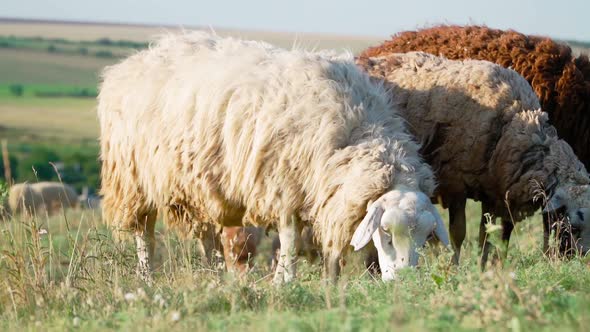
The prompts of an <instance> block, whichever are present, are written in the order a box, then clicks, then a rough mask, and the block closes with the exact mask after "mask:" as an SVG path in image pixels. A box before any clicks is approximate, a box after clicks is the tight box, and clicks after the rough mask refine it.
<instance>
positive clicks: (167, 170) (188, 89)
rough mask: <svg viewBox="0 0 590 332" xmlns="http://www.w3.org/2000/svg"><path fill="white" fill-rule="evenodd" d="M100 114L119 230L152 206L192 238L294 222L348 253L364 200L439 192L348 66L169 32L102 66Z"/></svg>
mask: <svg viewBox="0 0 590 332" xmlns="http://www.w3.org/2000/svg"><path fill="white" fill-rule="evenodd" d="M98 116H99V120H100V128H101V137H100V141H101V159H102V161H103V163H102V174H101V175H102V189H101V193H102V195H103V197H104V198H103V210H104V216H105V218H106V220H107V221H108V222H110V223H111V224H112V225H114V226H115V227H117V228H120V229H130V228H131V229H138V228H141V227H142V226H141V223H142V218H144V216H145V215H149V214H153V213H154V211H155V210H156V209H163V210H164V211H166V212H167V214H168V219H169V220H168V221H169V222H170V223H171V224H175V225H180V226H181V227H188V228H189V229H193V228H195V227H197V228H198V227H201V226H202V225H205V224H207V223H211V224H213V225H216V226H232V225H241V224H242V219H243V218H244V217H245V218H247V220H249V221H251V222H252V223H254V224H259V225H263V226H266V225H269V224H271V223H274V222H275V221H277V220H278V221H279V222H284V221H286V220H287V218H288V217H289V216H290V215H292V214H296V215H299V216H301V217H302V218H303V219H304V220H306V221H308V222H312V223H313V224H314V228H315V229H316V235H317V236H319V237H320V238H321V239H322V243H323V245H324V249H325V250H328V249H329V250H336V251H342V250H343V249H344V248H345V247H346V246H347V243H348V241H349V240H350V238H351V236H352V232H353V231H354V229H355V226H356V225H357V224H358V223H359V222H360V220H361V219H362V217H363V216H364V214H365V213H366V207H367V203H368V202H369V201H370V200H374V199H376V198H378V197H379V196H380V195H382V194H383V193H385V192H387V191H389V190H390V189H392V188H395V187H399V186H402V187H404V186H405V187H407V188H411V189H412V190H420V191H423V192H425V193H426V194H427V195H429V194H430V193H432V191H433V190H434V186H435V183H434V178H433V174H432V171H431V169H430V167H429V166H428V165H427V164H426V163H424V162H423V161H422V160H421V159H420V157H419V154H418V150H419V145H418V144H417V143H416V142H414V141H413V140H412V137H411V136H410V135H409V134H408V133H407V131H406V128H405V126H404V122H403V120H402V119H401V118H400V117H399V116H398V115H397V114H396V112H395V110H393V108H392V106H391V104H390V102H389V100H388V98H387V95H386V92H385V90H384V88H383V87H382V86H381V85H379V84H374V83H372V82H371V81H370V79H369V77H368V75H367V74H366V73H363V72H362V71H361V70H359V69H358V68H357V67H356V65H355V64H354V61H353V59H352V57H351V55H343V56H333V55H328V54H317V53H310V52H305V51H300V50H293V51H286V50H282V49H279V48H274V47H272V46H270V45H268V44H265V43H260V42H251V41H242V40H237V39H232V38H220V37H218V36H215V35H211V34H207V33H199V32H196V33H186V34H178V35H167V36H164V37H163V38H161V39H160V40H159V41H158V42H157V43H156V44H155V45H154V46H152V47H151V48H150V49H149V50H145V51H142V52H139V53H137V54H136V55H133V56H131V57H129V58H128V59H126V60H124V61H123V62H121V63H120V64H117V65H114V66H111V67H108V68H106V69H105V71H104V73H103V83H102V85H101V89H100V95H99V105H98Z"/></svg>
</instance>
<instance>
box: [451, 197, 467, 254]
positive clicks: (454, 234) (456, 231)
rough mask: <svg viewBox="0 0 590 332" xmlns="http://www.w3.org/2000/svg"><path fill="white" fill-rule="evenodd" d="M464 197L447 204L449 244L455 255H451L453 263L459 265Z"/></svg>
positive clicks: (463, 222)
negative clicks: (451, 245)
mask: <svg viewBox="0 0 590 332" xmlns="http://www.w3.org/2000/svg"><path fill="white" fill-rule="evenodd" d="M466 201H467V199H465V197H461V198H457V199H453V200H451V202H450V204H449V233H451V234H450V235H451V243H452V244H453V249H454V250H455V254H454V255H453V263H454V264H459V256H460V255H461V245H462V244H463V241H464V240H465V229H466V226H465V219H466V218H465V203H466Z"/></svg>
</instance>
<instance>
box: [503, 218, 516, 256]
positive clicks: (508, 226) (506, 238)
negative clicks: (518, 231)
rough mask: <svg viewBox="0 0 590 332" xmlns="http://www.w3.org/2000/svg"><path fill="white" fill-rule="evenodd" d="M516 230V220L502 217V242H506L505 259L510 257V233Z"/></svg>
mask: <svg viewBox="0 0 590 332" xmlns="http://www.w3.org/2000/svg"><path fill="white" fill-rule="evenodd" d="M512 230H514V222H513V221H512V220H511V219H508V218H502V243H503V244H504V257H502V258H504V259H506V257H508V245H509V243H510V235H512Z"/></svg>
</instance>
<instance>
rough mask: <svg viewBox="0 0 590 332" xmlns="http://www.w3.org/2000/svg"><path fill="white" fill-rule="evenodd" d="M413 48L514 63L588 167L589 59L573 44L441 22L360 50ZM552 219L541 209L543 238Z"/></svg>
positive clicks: (565, 245)
mask: <svg viewBox="0 0 590 332" xmlns="http://www.w3.org/2000/svg"><path fill="white" fill-rule="evenodd" d="M409 51H424V52H427V53H431V54H434V55H442V56H444V57H446V58H448V59H453V60H462V59H469V58H470V59H476V60H487V61H491V62H494V63H496V64H499V65H501V66H503V67H505V68H512V69H514V70H515V71H516V72H518V73H519V74H521V75H522V76H523V77H524V78H525V79H526V80H527V81H528V82H529V83H530V84H531V85H532V87H533V90H534V91H535V93H536V95H537V96H538V97H539V99H540V102H541V106H542V107H543V111H545V112H547V113H548V114H549V120H550V123H551V124H552V125H553V126H554V127H555V128H556V129H557V134H558V135H559V137H561V138H562V139H564V140H565V141H566V142H567V143H568V144H569V145H570V146H571V147H572V148H573V150H574V152H575V154H576V155H577V156H578V158H579V159H580V161H582V163H584V165H585V166H586V169H588V168H589V167H590V149H589V148H588V146H590V61H589V60H588V56H587V55H580V56H578V57H574V55H573V54H572V50H571V48H570V47H568V46H567V45H565V44H563V43H559V42H556V41H553V40H551V39H550V38H547V37H541V36H527V35H525V34H522V33H519V32H516V31H513V30H508V31H503V30H498V29H490V28H488V27H485V26H456V25H450V26H446V25H443V26H436V27H432V28H428V29H423V30H419V31H405V32H400V33H398V34H396V35H394V36H393V38H392V39H391V40H389V41H386V42H384V43H383V44H382V45H379V46H376V47H371V48H369V49H367V50H366V51H364V52H363V53H362V56H364V57H367V56H369V57H370V56H380V55H388V54H390V53H404V52H409ZM550 219H553V220H559V219H561V217H560V216H553V218H549V215H548V214H543V220H544V228H545V233H546V240H545V243H547V237H548V233H549V229H550V225H549V224H550ZM586 219H590V216H586ZM570 223H571V225H572V226H573V227H572V228H573V229H572V230H573V231H574V233H576V232H577V233H580V232H583V231H584V230H583V229H580V227H583V228H586V229H587V231H588V232H590V223H589V222H588V221H586V222H580V221H579V220H573V219H571V218H570ZM558 225H559V224H558V223H553V224H552V225H551V228H552V229H553V230H556V231H557V228H558ZM560 232H561V234H560V236H561V239H560V240H561V243H560V247H561V250H562V252H564V253H566V252H568V251H570V248H571V247H572V243H570V238H569V234H568V233H569V228H568V227H565V230H564V229H562V230H561V231H560ZM545 247H546V246H545ZM574 247H575V246H574ZM545 249H546V248H545Z"/></svg>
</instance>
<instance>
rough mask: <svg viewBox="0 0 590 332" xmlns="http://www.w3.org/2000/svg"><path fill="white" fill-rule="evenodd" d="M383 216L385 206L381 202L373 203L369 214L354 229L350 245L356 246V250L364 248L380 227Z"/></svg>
mask: <svg viewBox="0 0 590 332" xmlns="http://www.w3.org/2000/svg"><path fill="white" fill-rule="evenodd" d="M382 216H383V207H381V205H379V204H371V207H370V208H369V211H368V212H367V215H366V216H365V218H364V219H363V221H361V223H360V225H358V227H357V228H356V230H355V231H354V234H353V235H352V240H351V241H350V245H352V246H353V247H354V251H357V250H360V249H362V248H363V247H364V246H366V245H367V243H369V241H371V238H372V237H373V233H375V231H376V230H377V228H379V225H380V224H381V217H382Z"/></svg>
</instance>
